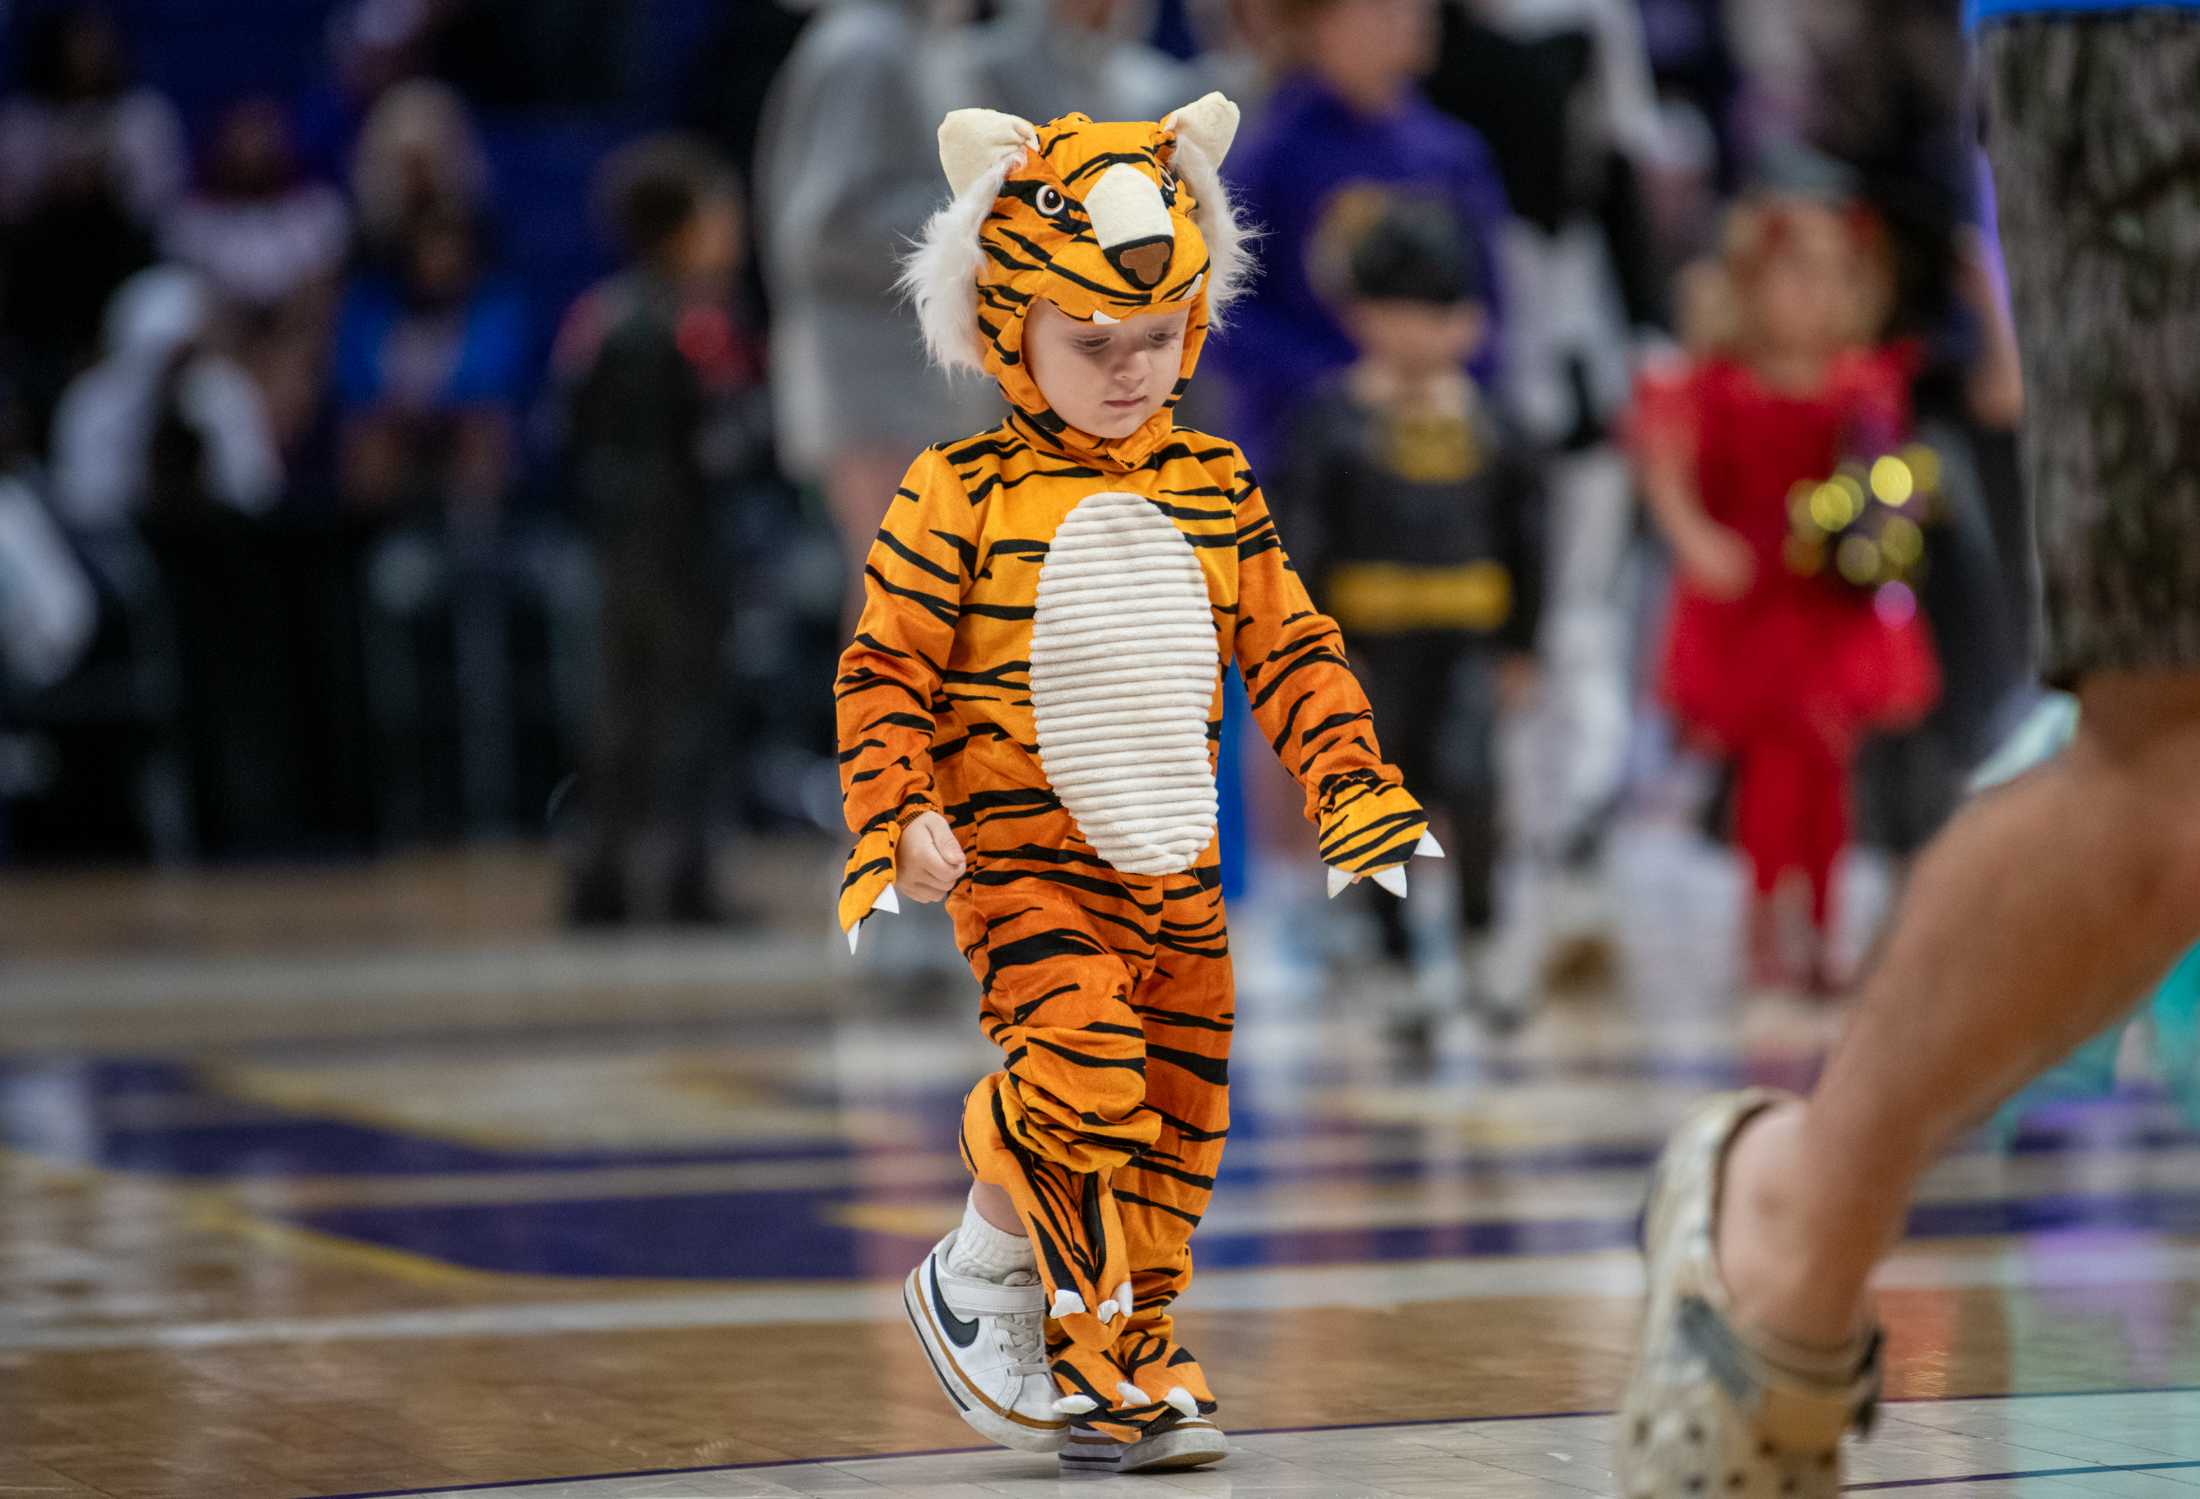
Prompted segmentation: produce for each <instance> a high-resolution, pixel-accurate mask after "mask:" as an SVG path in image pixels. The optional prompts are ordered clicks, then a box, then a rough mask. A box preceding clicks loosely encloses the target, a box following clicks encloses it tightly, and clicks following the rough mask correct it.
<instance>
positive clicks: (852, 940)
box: [848, 921, 863, 956]
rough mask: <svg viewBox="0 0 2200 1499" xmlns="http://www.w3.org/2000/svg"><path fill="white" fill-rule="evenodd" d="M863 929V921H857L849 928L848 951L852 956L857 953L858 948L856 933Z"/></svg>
mask: <svg viewBox="0 0 2200 1499" xmlns="http://www.w3.org/2000/svg"><path fill="white" fill-rule="evenodd" d="M862 930H863V923H862V922H860V921H859V922H857V923H856V924H855V925H854V926H852V927H850V928H848V952H849V954H850V955H851V956H852V955H853V954H854V953H855V950H856V934H857V933H859V932H861V931H862Z"/></svg>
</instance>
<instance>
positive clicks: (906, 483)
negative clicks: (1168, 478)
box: [833, 449, 976, 931]
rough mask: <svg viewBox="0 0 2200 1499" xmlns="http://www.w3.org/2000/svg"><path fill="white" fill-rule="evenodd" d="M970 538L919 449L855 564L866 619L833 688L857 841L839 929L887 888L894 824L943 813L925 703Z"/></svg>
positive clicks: (944, 653)
mask: <svg viewBox="0 0 2200 1499" xmlns="http://www.w3.org/2000/svg"><path fill="white" fill-rule="evenodd" d="M975 531H976V526H975V523H974V519H973V516H972V513H971V504H970V498H969V496H968V494H967V493H966V492H965V491H964V489H963V486H962V481H961V480H960V479H958V478H957V477H956V476H955V470H954V468H953V467H952V466H950V465H949V463H948V462H947V460H946V459H945V458H944V457H942V456H941V454H940V453H939V451H938V450H937V449H927V450H926V451H925V452H924V454H923V455H922V456H920V457H919V458H918V459H917V461H916V462H915V463H914V464H912V465H911V466H910V469H909V473H908V476H907V477H906V478H904V479H903V480H902V482H901V487H900V488H899V489H897V490H895V491H894V499H893V503H892V504H891V505H889V506H888V507H887V511H886V522H885V524H884V525H882V526H880V527H879V533H878V540H876V541H874V542H873V543H872V544H871V554H870V556H869V557H868V558H867V559H866V560H865V562H864V564H863V615H862V617H861V619H859V620H858V621H857V623H856V635H855V639H854V640H853V641H851V642H850V643H849V645H848V648H847V650H845V651H843V652H841V656H840V675H839V676H838V677H837V678H835V679H834V682H833V702H834V715H835V718H836V719H837V721H838V724H839V730H840V794H841V803H842V806H843V808H844V810H845V812H846V814H847V819H848V827H849V830H850V831H851V832H853V833H854V834H855V835H856V846H855V849H854V851H853V852H852V853H851V854H850V855H849V856H848V868H847V873H846V875H845V877H844V878H843V879H842V880H841V884H840V925H841V929H842V930H844V931H845V930H846V929H848V928H850V927H852V926H854V925H855V924H856V923H857V922H859V921H861V920H862V919H863V918H864V917H865V916H868V915H869V914H870V912H871V907H872V905H873V904H874V903H875V902H876V901H877V900H878V898H879V895H880V893H881V892H882V891H884V890H885V889H886V888H887V887H888V886H889V885H891V884H892V883H893V882H894V873H895V862H894V860H895V850H896V846H897V845H898V844H899V843H900V841H901V830H902V828H903V827H905V826H906V825H907V824H908V822H909V820H910V819H911V818H912V817H915V816H916V815H917V814H918V813H920V812H944V811H945V809H944V808H943V807H942V806H941V805H940V798H939V793H938V791H937V790H936V789H935V788H934V786H933V782H932V734H933V731H934V729H935V727H936V725H937V720H936V718H935V716H934V711H933V702H934V700H935V698H936V697H937V696H938V693H939V690H940V673H941V671H942V669H943V668H944V667H945V666H946V664H947V658H948V653H949V651H950V650H951V649H952V648H953V646H954V642H955V621H956V619H957V618H958V616H959V615H960V614H961V611H962V595H963V588H964V586H965V585H966V584H967V582H968V581H969V576H970V568H971V566H972V564H973V559H974V557H975V551H976V542H975V541H974V540H973V537H974V534H975Z"/></svg>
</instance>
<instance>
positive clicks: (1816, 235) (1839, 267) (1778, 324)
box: [1744, 204, 1865, 354]
mask: <svg viewBox="0 0 2200 1499" xmlns="http://www.w3.org/2000/svg"><path fill="white" fill-rule="evenodd" d="M1782 216H1783V217H1782V223H1781V226H1780V229H1779V231H1778V232H1779V238H1778V240H1777V242H1776V243H1774V244H1773V245H1771V246H1769V247H1768V248H1767V249H1766V251H1765V252H1764V257H1763V259H1762V261H1761V262H1760V263H1759V264H1758V265H1757V267H1756V271H1755V275H1754V277H1753V278H1752V280H1751V284H1750V285H1749V286H1748V287H1747V288H1746V290H1745V292H1744V295H1745V296H1746V297H1747V298H1748V300H1749V301H1750V303H1751V304H1752V306H1751V309H1750V311H1751V315H1752V317H1753V318H1754V321H1755V322H1756V325H1757V332H1758V335H1759V337H1760V338H1761V339H1762V340H1763V342H1764V344H1765V346H1766V347H1767V348H1769V349H1771V350H1772V351H1774V352H1777V353H1787V354H1823V353H1827V352H1830V351H1832V350H1835V349H1839V348H1841V347H1842V346H1843V345H1845V344H1847V343H1848V342H1849V341H1850V340H1851V339H1852V338H1853V337H1854V335H1855V328H1856V320H1857V319H1856V305H1857V297H1858V295H1859V293H1860V281H1861V278H1862V277H1863V275H1864V274H1865V267H1864V265H1863V263H1862V257H1861V256H1860V255H1859V254H1858V253H1857V251H1856V247H1855V245H1854V242H1853V241H1852V239H1851V237H1850V234H1849V229H1848V225H1847V223H1846V222H1845V221H1844V220H1843V219H1842V217H1841V216H1840V214H1839V213H1837V212H1836V211H1835V210H1834V209H1832V208H1828V207H1824V206H1822V205H1818V204H1796V205H1792V206H1786V207H1783V209H1782Z"/></svg>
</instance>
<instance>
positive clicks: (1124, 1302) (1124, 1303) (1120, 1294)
mask: <svg viewBox="0 0 2200 1499" xmlns="http://www.w3.org/2000/svg"><path fill="white" fill-rule="evenodd" d="M1115 1304H1116V1305H1117V1306H1119V1307H1121V1308H1122V1309H1123V1315H1124V1316H1126V1317H1128V1316H1129V1315H1130V1314H1131V1308H1132V1307H1133V1306H1135V1305H1136V1303H1135V1302H1133V1301H1132V1300H1131V1283H1130V1282H1129V1281H1127V1280H1126V1281H1124V1282H1123V1284H1121V1285H1119V1286H1117V1287H1116V1288H1115Z"/></svg>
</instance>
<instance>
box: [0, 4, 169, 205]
mask: <svg viewBox="0 0 2200 1499" xmlns="http://www.w3.org/2000/svg"><path fill="white" fill-rule="evenodd" d="M23 24H24V37H23V43H22V54H21V55H22V63H21V68H20V76H19V77H18V79H17V81H16V88H15V92H14V97H13V98H11V99H9V100H8V101H7V102H6V103H5V104H4V105H0V219H4V220H7V221H9V222H20V221H21V220H23V219H25V218H27V217H29V216H30V215H31V213H32V212H33V211H35V209H36V208H37V207H38V205H39V203H40V201H41V200H42V199H43V198H44V197H45V196H46V195H47V193H48V192H49V191H51V190H52V189H53V188H54V187H55V186H56V185H57V180H58V179H62V178H66V177H70V176H73V175H74V174H76V173H77V172H79V171H81V170H84V169H87V168H89V169H90V170H92V171H94V172H96V173H97V174H98V176H99V177H100V179H101V180H102V182H103V184H104V185H105V187H106V188H107V189H108V191H110V192H111V193H112V195H113V197H114V201H115V202H116V203H117V204H118V205H119V206H120V207H121V208H122V210H123V211H124V212H125V213H126V214H128V216H129V217H130V219H131V220H132V221H133V222H134V223H137V224H139V225H141V226H144V227H148V228H149V227H151V226H153V225H155V224H157V223H158V222H159V221H160V218H161V216H162V215H163V214H164V213H166V211H167V210H168V207H169V205H170V204H171V203H173V202H174V201H175V198H176V194H177V193H178V192H180V191H181V190H182V188H183V184H184V174H185V166H184V142H183V125H182V122H181V121H180V120H179V119H178V118H177V116H176V111H175V108H174V106H173V105H171V104H170V103H169V102H168V101H167V100H166V99H164V98H162V97H161V96H160V95H159V94H158V93H156V92H154V91H153V90H152V89H149V88H145V87H142V86H140V85H138V84H136V83H134V82H133V81H132V79H131V76H130V73H131V69H130V63H129V59H128V56H127V55H126V53H125V51H124V47H123V41H122V34H121V32H120V31H119V30H117V29H116V26H115V22H114V19H113V17H111V16H110V15H108V14H107V12H106V11H104V10H102V9H100V8H98V7H96V6H90V5H84V6H69V7H64V8H60V9H55V10H45V11H39V12H35V13H33V14H31V15H30V16H29V17H28V18H27V19H26V20H25V21H24V23H23Z"/></svg>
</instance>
